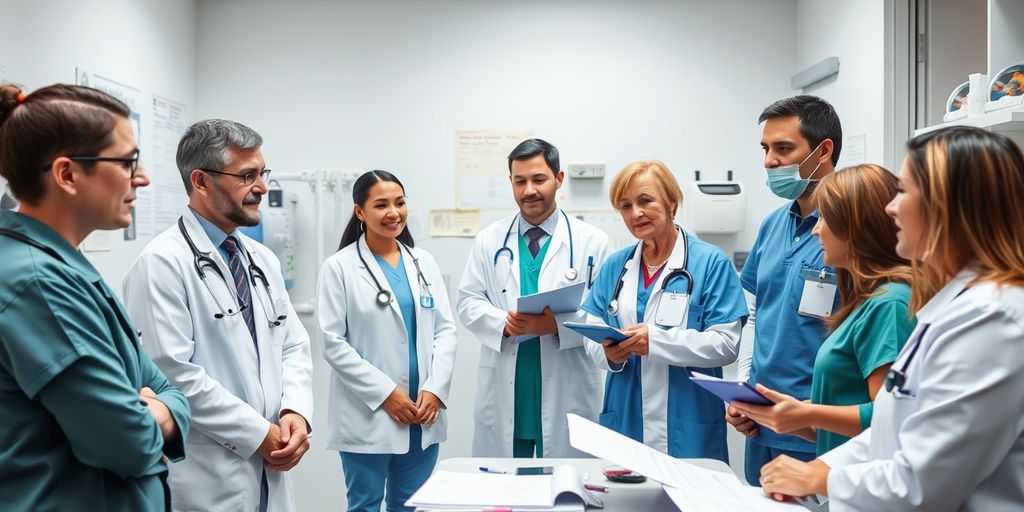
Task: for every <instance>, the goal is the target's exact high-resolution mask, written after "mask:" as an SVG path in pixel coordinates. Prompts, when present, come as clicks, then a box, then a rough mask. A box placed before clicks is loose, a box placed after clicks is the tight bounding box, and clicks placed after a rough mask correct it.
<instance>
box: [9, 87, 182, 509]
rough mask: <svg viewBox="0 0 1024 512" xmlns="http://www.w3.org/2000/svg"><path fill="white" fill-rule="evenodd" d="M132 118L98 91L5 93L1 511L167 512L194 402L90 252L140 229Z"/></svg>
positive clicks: (142, 176) (142, 182) (142, 177)
mask: <svg viewBox="0 0 1024 512" xmlns="http://www.w3.org/2000/svg"><path fill="white" fill-rule="evenodd" d="M128 115H129V110H128V107H127V106H125V105H124V104H123V103H121V102H120V101H118V100H116V99H114V98H113V97H111V96H109V95H107V94H105V93H103V92H100V91H98V90H95V89H90V88H88V87H80V86H73V85H52V86H49V87H44V88H42V89H39V90H37V91H35V92H33V93H32V94H27V95H26V94H25V93H24V92H23V91H22V90H21V88H20V87H17V86H14V85H10V84H7V85H3V86H0V173H2V174H3V177H4V178H5V179H6V180H7V182H8V185H9V187H10V190H11V193H12V194H13V195H14V197H15V198H16V199H17V200H18V201H20V203H21V206H20V207H19V209H18V211H6V210H5V211H0V261H3V262H4V263H3V265H4V266H3V272H0V404H3V405H2V406H0V503H2V505H0V508H3V509H4V510H7V511H15V512H16V511H30V510H31V511H57V510H60V511H76V510H81V511H90V512H92V511H101V510H110V511H122V510H139V511H157V510H161V511H162V510H166V509H167V506H168V504H169V503H170V498H171V497H170V496H168V494H167V485H166V482H165V480H166V477H167V467H168V465H169V462H168V459H170V460H172V461H180V460H182V459H183V458H184V456H185V453H184V451H185V450H184V439H185V438H186V437H187V435H188V432H189V427H190V425H191V416H190V410H189V406H188V402H187V401H186V400H185V397H184V396H183V395H182V394H181V392H180V391H178V389H177V388H174V387H172V386H171V385H170V384H169V383H168V382H167V378H166V377H164V375H163V374H162V373H160V370H158V369H157V367H156V365H154V364H153V362H152V361H151V360H150V359H149V357H148V356H146V354H145V353H144V352H143V351H142V350H141V349H140V348H139V343H138V339H137V336H138V334H137V332H136V330H135V327H133V325H132V322H131V320H130V319H129V318H128V315H127V313H126V312H125V309H124V307H123V305H122V304H121V301H119V300H118V299H117V296H116V295H115V294H114V292H113V290H111V289H110V287H109V286H107V284H106V283H105V282H104V281H103V279H102V278H101V277H100V274H99V272H98V271H97V270H96V268H94V267H93V266H92V264H91V263H90V262H89V260H87V259H86V258H85V256H84V255H83V254H82V253H81V252H80V251H79V246H80V244H81V243H82V241H83V240H84V239H85V238H86V237H87V236H88V235H89V234H90V233H91V232H92V231H94V230H98V229H120V228H124V227H127V226H128V225H129V224H130V223H131V220H132V209H133V208H134V200H135V194H136V191H137V190H138V189H139V188H141V187H145V186H147V185H148V184H149V177H148V176H147V174H146V171H145V170H144V169H143V168H142V167H141V166H140V165H139V149H138V144H137V142H136V140H135V130H134V129H133V128H132V124H131V122H129V120H128Z"/></svg>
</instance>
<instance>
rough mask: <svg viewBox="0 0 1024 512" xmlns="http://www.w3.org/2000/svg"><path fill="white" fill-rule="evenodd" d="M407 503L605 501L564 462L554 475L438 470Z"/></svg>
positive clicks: (561, 506) (547, 505) (539, 506)
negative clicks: (591, 490)
mask: <svg viewBox="0 0 1024 512" xmlns="http://www.w3.org/2000/svg"><path fill="white" fill-rule="evenodd" d="M405 505H406V506H407V507H417V508H424V509H431V508H443V509H446V510H460V509H463V510H480V509H481V508H491V507H501V508H505V507H508V508H511V509H514V510H530V511H535V510H536V511H541V510H556V511H560V512H568V511H582V510H584V508H585V507H586V506H588V505H589V506H593V507H598V508H600V507H603V506H604V504H603V503H601V500H600V499H598V498H597V497H596V496H594V495H593V494H591V493H590V492H589V491H587V490H586V489H585V488H584V486H583V475H582V474H581V473H580V471H579V470H578V469H576V468H575V467H573V466H568V465H563V466H559V467H557V468H556V469H555V471H554V474H552V475H508V474H492V473H458V472H454V471H443V470H442V471H437V472H435V473H434V474H433V475H431V476H430V478H429V479H428V480H427V481H426V483H424V484H423V486H422V487H420V489H419V490H418V491H416V493H415V494H413V495H412V497H410V498H409V501H407V502H405Z"/></svg>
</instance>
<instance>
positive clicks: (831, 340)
mask: <svg viewBox="0 0 1024 512" xmlns="http://www.w3.org/2000/svg"><path fill="white" fill-rule="evenodd" d="M909 304H910V287H909V286H907V285H905V284H903V283H890V284H884V285H882V286H880V287H879V289H878V295H876V296H874V297H870V298H869V299H868V300H866V301H864V303H863V304H861V305H860V306H858V307H857V308H856V309H854V310H853V311H852V312H851V313H850V316H848V317H846V319H845V320H843V323H842V324H840V325H839V327H838V328H836V330H835V331H833V332H832V335H831V336H829V337H828V339H826V340H825V343H823V344H822V345H821V348H820V349H818V356H817V358H816V359H815V360H814V378H813V380H812V384H811V402H812V403H816V404H825V405H858V406H860V426H861V429H866V428H868V426H870V425H871V413H872V411H873V410H874V403H873V400H874V397H872V396H871V395H870V393H868V386H867V378H868V376H869V375H871V373H872V372H874V371H875V370H877V369H878V368H879V367H881V366H884V365H887V364H891V363H892V362H893V361H895V360H896V355H897V354H899V353H900V350H901V349H902V348H903V345H904V344H905V343H906V342H907V338H908V337H910V332H911V331H913V330H914V325H915V324H916V323H917V321H916V320H915V319H914V318H912V317H911V316H910V312H909ZM849 439H850V438H848V437H846V436H842V435H840V434H836V433H834V432H829V431H827V430H822V429H818V442H817V452H818V455H821V454H823V453H825V452H827V451H829V450H831V449H833V448H835V447H837V446H839V445H841V444H843V443H845V442H846V441H848V440H849Z"/></svg>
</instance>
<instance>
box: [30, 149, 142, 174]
mask: <svg viewBox="0 0 1024 512" xmlns="http://www.w3.org/2000/svg"><path fill="white" fill-rule="evenodd" d="M139 153H141V151H140V150H138V149H136V150H135V152H134V153H132V156H131V157H116V156H90V155H72V156H69V157H67V158H68V160H71V161H73V162H114V163H118V164H121V165H126V166H128V167H127V169H128V171H129V173H130V174H129V175H130V176H131V177H132V178H134V177H135V173H136V172H138V170H139ZM51 167H53V162H50V163H49V164H47V165H44V166H43V167H42V170H43V171H48V170H50V168H51Z"/></svg>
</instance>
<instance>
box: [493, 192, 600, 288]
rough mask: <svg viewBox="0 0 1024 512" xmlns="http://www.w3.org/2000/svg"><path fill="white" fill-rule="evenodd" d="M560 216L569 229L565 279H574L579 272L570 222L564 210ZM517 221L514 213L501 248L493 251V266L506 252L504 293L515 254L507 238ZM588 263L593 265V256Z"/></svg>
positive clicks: (517, 216)
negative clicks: (567, 261)
mask: <svg viewBox="0 0 1024 512" xmlns="http://www.w3.org/2000/svg"><path fill="white" fill-rule="evenodd" d="M561 212H562V217H565V229H567V230H569V268H568V269H567V270H566V271H565V274H564V275H565V279H566V280H568V281H575V280H576V278H577V277H579V276H580V273H579V272H577V271H576V265H575V264H574V263H573V262H574V261H576V258H575V256H576V248H575V245H574V243H573V239H572V224H570V223H569V216H568V215H567V214H566V213H565V210H561ZM518 222H519V215H516V216H515V218H513V219H512V223H511V224H509V225H508V229H507V230H505V238H504V240H502V242H501V248H500V249H498V250H497V251H496V252H495V253H494V266H495V267H497V266H498V259H500V258H501V255H502V254H508V275H507V276H505V285H506V286H503V287H502V288H503V289H502V290H501V292H502V293H505V291H506V289H507V285H508V278H509V276H511V275H512V263H513V262H514V261H515V255H514V254H512V249H511V248H509V246H508V238H509V237H510V236H512V230H513V229H515V227H516V223H518ZM552 235H553V233H552ZM589 265H591V266H593V265H594V260H593V258H591V259H590V263H589Z"/></svg>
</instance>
